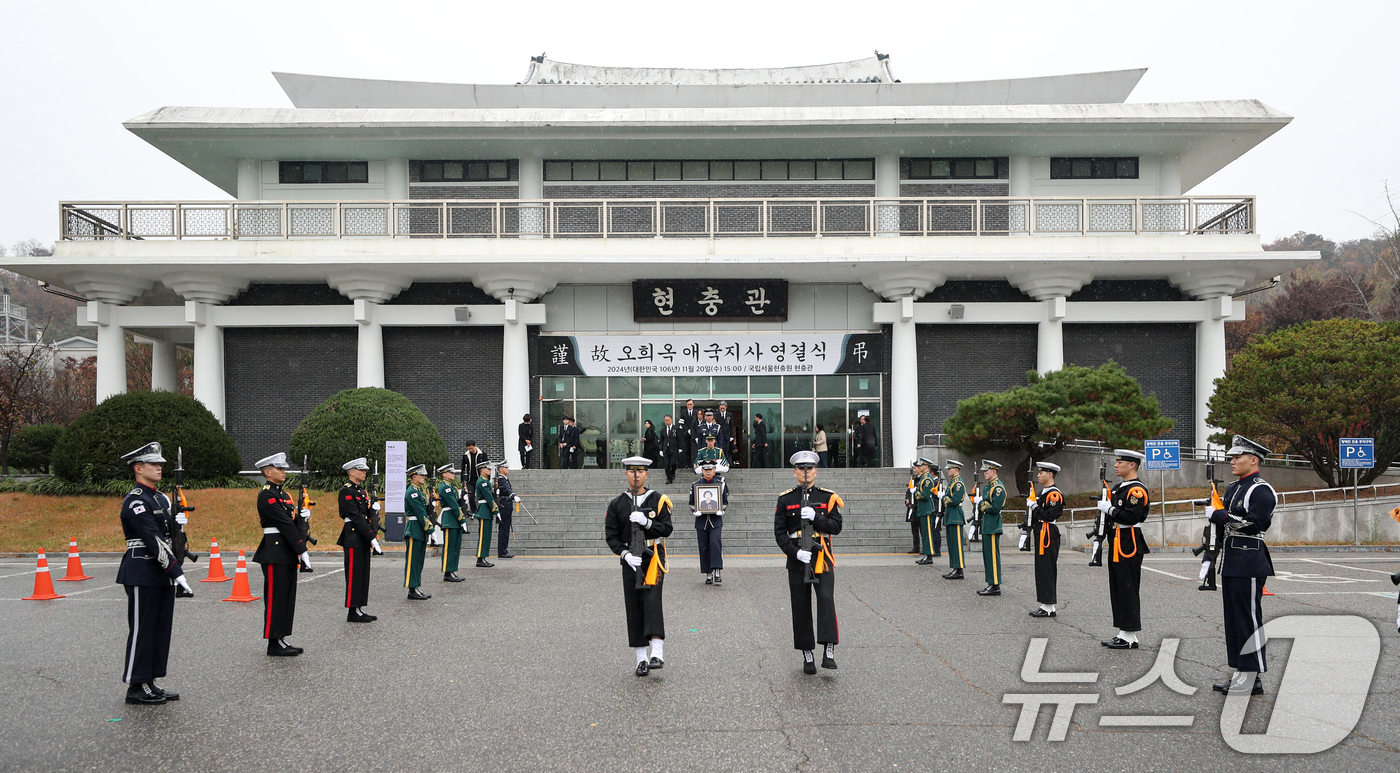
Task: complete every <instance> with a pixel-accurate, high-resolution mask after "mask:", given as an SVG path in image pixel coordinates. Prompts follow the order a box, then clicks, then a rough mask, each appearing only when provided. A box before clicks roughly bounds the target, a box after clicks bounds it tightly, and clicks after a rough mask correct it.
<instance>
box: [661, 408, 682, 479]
mask: <svg viewBox="0 0 1400 773" xmlns="http://www.w3.org/2000/svg"><path fill="white" fill-rule="evenodd" d="M661 421H662V422H664V424H663V425H662V427H661V458H663V459H665V460H666V482H667V483H675V482H676V466H677V465H679V464H680V463H681V457H682V456H683V452H682V450H681V449H682V448H683V447H684V446H685V443H684V441H683V440H682V438H681V433H680V428H679V427H677V426H676V423H675V422H674V421H672V420H671V414H669V413H668V414H666V416H665V417H664V418H663V419H662V420H661Z"/></svg>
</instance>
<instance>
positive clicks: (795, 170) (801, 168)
mask: <svg viewBox="0 0 1400 773" xmlns="http://www.w3.org/2000/svg"><path fill="white" fill-rule="evenodd" d="M788 179H789V180H815V179H817V162H815V161H789V162H788Z"/></svg>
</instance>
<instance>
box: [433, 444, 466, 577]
mask: <svg viewBox="0 0 1400 773" xmlns="http://www.w3.org/2000/svg"><path fill="white" fill-rule="evenodd" d="M437 474H438V477H439V478H441V479H442V480H441V481H440V482H439V483H438V485H437V495H438V501H439V502H441V503H442V514H441V516H439V519H440V525H441V526H442V539H443V545H442V581H443V582H463V581H464V580H465V579H466V578H464V577H461V576H459V575H458V574H457V560H458V557H459V556H460V555H461V553H462V533H463V532H465V531H466V526H465V524H464V523H463V522H462V503H461V501H460V500H459V499H458V498H457V487H456V486H454V485H452V482H453V481H455V480H457V468H456V467H453V466H452V463H451V462H448V463H447V464H444V465H443V466H441V467H439V468H437Z"/></svg>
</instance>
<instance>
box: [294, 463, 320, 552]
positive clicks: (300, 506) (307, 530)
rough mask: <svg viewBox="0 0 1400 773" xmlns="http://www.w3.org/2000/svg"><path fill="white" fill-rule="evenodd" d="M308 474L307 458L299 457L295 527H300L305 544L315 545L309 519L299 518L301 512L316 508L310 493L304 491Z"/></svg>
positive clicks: (309, 472) (309, 471)
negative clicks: (298, 486) (298, 492)
mask: <svg viewBox="0 0 1400 773" xmlns="http://www.w3.org/2000/svg"><path fill="white" fill-rule="evenodd" d="M310 474H311V469H310V466H309V465H308V464H307V457H306V456H305V455H303V456H302V457H301V481H300V483H301V494H299V495H298V496H297V520H298V521H299V523H298V524H297V526H299V527H301V536H303V537H305V538H306V541H307V542H310V543H311V544H313V545H315V544H317V543H316V538H315V537H313V536H311V519H310V518H303V517H302V516H301V511H302V510H310V509H311V508H313V507H315V506H316V502H315V501H314V500H312V499H311V492H310V491H308V490H307V489H306V478H307V476H308V475H310Z"/></svg>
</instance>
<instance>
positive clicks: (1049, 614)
mask: <svg viewBox="0 0 1400 773" xmlns="http://www.w3.org/2000/svg"><path fill="white" fill-rule="evenodd" d="M1054 616H1055V613H1054V612H1050V611H1047V610H1044V609H1033V610H1031V617H1054Z"/></svg>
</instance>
